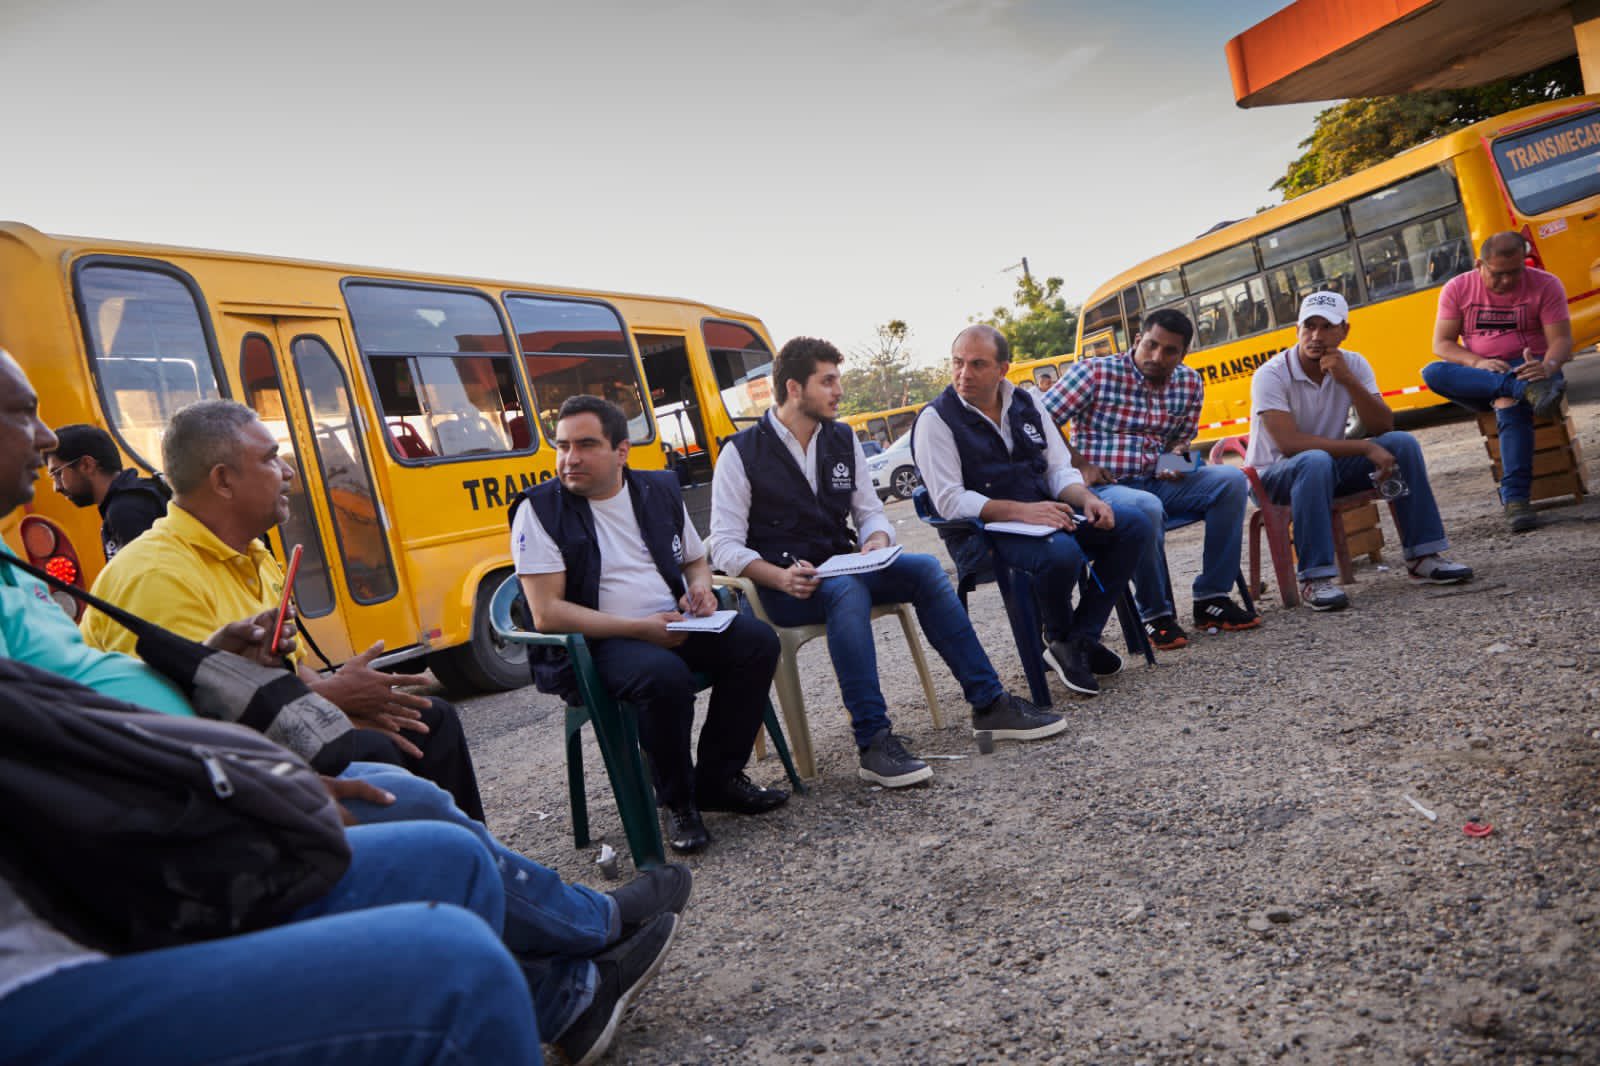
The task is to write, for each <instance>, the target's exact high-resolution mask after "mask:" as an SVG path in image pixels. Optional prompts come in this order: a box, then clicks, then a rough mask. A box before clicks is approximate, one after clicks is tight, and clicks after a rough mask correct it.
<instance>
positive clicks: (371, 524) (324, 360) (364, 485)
mask: <svg viewBox="0 0 1600 1066" xmlns="http://www.w3.org/2000/svg"><path fill="white" fill-rule="evenodd" d="M289 353H290V355H291V356H292V357H293V359H294V369H295V373H296V374H297V375H299V378H300V392H301V396H302V399H303V400H304V401H305V405H306V411H307V412H308V413H309V414H310V416H311V439H312V442H313V443H314V444H315V446H316V453H317V467H318V469H319V470H320V471H321V473H322V485H323V489H324V491H325V492H326V493H327V497H328V498H327V504H328V510H329V512H330V513H331V514H332V515H333V529H334V533H335V534H336V536H337V537H338V541H339V554H340V556H341V557H342V558H343V559H344V568H345V583H346V584H347V585H348V587H349V589H350V596H351V598H353V599H354V600H355V601H356V602H357V603H377V602H379V601H380V600H387V599H389V598H390V597H391V596H393V595H394V594H395V592H396V591H398V584H397V582H396V580H395V573H394V561H393V560H392V559H391V558H390V556H389V538H388V536H387V535H386V534H385V531H384V528H383V520H382V515H381V513H380V512H379V510H378V498H377V493H376V492H374V491H373V488H372V477H371V475H370V474H369V473H368V472H367V464H366V450H365V449H364V448H363V447H362V445H361V430H360V425H359V424H358V423H357V421H356V419H355V414H354V411H352V409H351V406H350V387H349V384H348V383H347V382H346V381H345V377H344V371H342V370H341V369H340V368H339V364H338V363H337V362H336V361H335V360H334V357H333V353H332V352H331V351H329V350H328V346H327V345H326V344H324V343H323V341H322V338H320V337H315V336H312V335H310V334H306V335H303V336H300V337H296V338H295V339H294V341H293V343H291V344H290V346H289Z"/></svg>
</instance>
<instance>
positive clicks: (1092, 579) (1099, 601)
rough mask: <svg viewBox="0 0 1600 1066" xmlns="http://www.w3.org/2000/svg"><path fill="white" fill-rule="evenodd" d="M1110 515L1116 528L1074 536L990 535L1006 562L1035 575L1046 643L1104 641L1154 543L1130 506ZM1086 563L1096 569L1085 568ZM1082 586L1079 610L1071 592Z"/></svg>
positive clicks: (1089, 528)
mask: <svg viewBox="0 0 1600 1066" xmlns="http://www.w3.org/2000/svg"><path fill="white" fill-rule="evenodd" d="M1107 502H1108V503H1109V502H1110V501H1107ZM1111 511H1112V513H1113V514H1114V515H1115V516H1116V525H1115V526H1114V527H1113V528H1111V529H1095V528H1094V527H1093V526H1087V525H1080V526H1079V527H1078V528H1077V529H1075V530H1073V531H1072V532H1071V533H1052V534H1051V535H1050V536H1048V537H1024V536H1018V535H1017V534H1014V533H994V534H990V540H991V542H992V543H993V544H994V550H995V552H996V554H998V555H999V556H1000V558H1001V560H1002V561H1004V562H1005V564H1006V565H1007V566H1009V567H1011V568H1012V569H1014V570H1023V571H1026V572H1027V573H1028V574H1029V575H1031V576H1032V578H1033V581H1034V589H1035V592H1036V595H1037V597H1038V600H1039V615H1040V618H1041V619H1042V621H1043V622H1044V637H1045V640H1047V641H1057V640H1078V641H1087V642H1093V641H1097V640H1099V639H1100V633H1101V631H1102V630H1104V629H1105V627H1106V619H1108V618H1110V617H1111V611H1112V609H1113V608H1115V607H1116V605H1117V597H1118V596H1120V595H1122V590H1123V589H1124V588H1125V587H1126V586H1127V584H1128V579H1129V578H1131V577H1132V576H1133V571H1134V567H1136V566H1137V565H1138V564H1139V557H1140V556H1141V555H1142V554H1143V553H1144V550H1145V548H1146V546H1147V545H1148V544H1149V542H1150V538H1151V532H1150V523H1149V522H1148V521H1146V520H1145V517H1144V515H1142V514H1140V513H1139V512H1138V511H1136V510H1134V509H1132V508H1129V507H1123V506H1121V505H1119V504H1114V503H1113V504H1111ZM1085 559H1088V560H1089V562H1090V563H1091V564H1092V565H1093V569H1092V570H1090V569H1089V568H1087V567H1085V565H1084V560H1085ZM1080 586H1081V592H1079V595H1078V607H1077V610H1073V607H1072V593H1073V591H1074V590H1075V589H1078V588H1079V587H1080Z"/></svg>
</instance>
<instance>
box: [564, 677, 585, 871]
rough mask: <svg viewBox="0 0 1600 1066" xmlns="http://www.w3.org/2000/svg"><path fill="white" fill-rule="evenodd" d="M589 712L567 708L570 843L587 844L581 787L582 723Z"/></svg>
mask: <svg viewBox="0 0 1600 1066" xmlns="http://www.w3.org/2000/svg"><path fill="white" fill-rule="evenodd" d="M588 720H589V712H587V711H585V710H584V709H583V708H582V707H568V708H567V725H566V732H567V802H568V803H570V804H571V805H572V844H573V846H574V847H579V848H586V847H588V846H589V800H588V798H587V796H585V794H584V789H583V723H585V722H587V721H588Z"/></svg>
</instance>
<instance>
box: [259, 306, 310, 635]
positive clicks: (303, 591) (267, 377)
mask: <svg viewBox="0 0 1600 1066" xmlns="http://www.w3.org/2000/svg"><path fill="white" fill-rule="evenodd" d="M239 380H240V381H241V382H243V383H244V401H245V403H247V404H249V405H250V409H251V410H253V411H255V413H256V417H257V418H259V419H261V421H262V424H264V425H265V426H266V427H267V428H268V429H270V430H271V431H272V436H273V438H274V439H276V440H277V442H278V453H279V454H280V455H285V456H287V457H288V458H289V461H290V462H292V463H294V470H295V478H294V481H293V483H291V484H290V486H289V518H288V520H287V521H285V522H284V523H283V524H282V525H280V526H279V527H278V532H279V534H281V535H282V537H283V544H284V548H285V549H286V550H287V549H289V548H291V547H292V546H293V545H296V544H299V545H302V546H303V551H304V554H303V557H302V558H301V560H300V572H299V574H298V575H296V577H295V580H294V599H295V606H296V608H297V609H298V610H299V612H300V613H301V614H302V615H304V616H305V617H306V618H320V617H321V616H322V615H325V614H327V613H328V612H330V611H332V610H333V582H332V580H331V579H330V578H329V576H328V559H327V556H326V555H324V554H323V551H322V538H321V537H319V536H318V535H317V523H316V519H315V518H314V517H313V516H312V514H311V501H310V499H309V497H307V495H306V471H305V467H304V466H303V465H302V464H301V462H300V456H299V454H297V453H296V452H295V448H294V434H293V433H292V432H290V430H289V416H288V414H287V401H286V400H285V399H284V395H283V385H282V383H281V382H280V381H279V378H278V358H277V354H276V353H275V352H274V351H273V350H272V344H271V343H270V342H269V341H268V340H267V338H265V337H263V336H262V335H261V334H259V333H251V334H249V335H248V336H246V337H245V339H244V343H243V344H242V345H241V346H240V349H239Z"/></svg>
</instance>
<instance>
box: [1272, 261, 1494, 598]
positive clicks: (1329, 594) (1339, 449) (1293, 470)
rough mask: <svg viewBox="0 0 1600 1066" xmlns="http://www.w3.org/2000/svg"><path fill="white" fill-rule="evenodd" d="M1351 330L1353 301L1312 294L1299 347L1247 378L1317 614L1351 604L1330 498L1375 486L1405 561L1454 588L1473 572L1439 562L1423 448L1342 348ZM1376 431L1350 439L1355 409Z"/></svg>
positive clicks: (1441, 544)
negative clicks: (1342, 580) (1389, 502)
mask: <svg viewBox="0 0 1600 1066" xmlns="http://www.w3.org/2000/svg"><path fill="white" fill-rule="evenodd" d="M1349 335H1350V307H1349V305H1348V304H1347V303H1346V302H1345V298H1344V297H1343V296H1341V295H1340V294H1339V293H1336V292H1314V293H1312V294H1311V295H1309V296H1307V297H1306V298H1305V299H1304V300H1302V301H1301V303H1300V333H1299V343H1298V344H1296V345H1295V346H1294V347H1292V348H1289V349H1287V350H1285V351H1282V352H1279V353H1278V354H1277V355H1275V356H1273V357H1272V358H1271V359H1269V360H1267V361H1266V362H1265V363H1263V364H1261V366H1260V367H1258V368H1257V369H1256V372H1255V377H1254V378H1253V379H1252V380H1251V382H1250V446H1249V448H1248V451H1247V454H1246V457H1245V462H1246V463H1248V464H1249V465H1250V466H1253V467H1255V468H1256V471H1257V472H1258V473H1259V474H1260V475H1261V482H1262V485H1263V486H1264V487H1265V488H1266V490H1267V494H1268V495H1269V496H1271V497H1272V502H1274V503H1279V504H1288V505H1289V506H1290V508H1291V509H1292V511H1293V515H1294V517H1293V521H1294V546H1295V554H1296V555H1297V556H1298V557H1299V563H1300V566H1299V578H1300V581H1301V593H1300V594H1301V598H1302V599H1304V600H1305V602H1306V603H1307V605H1309V606H1310V607H1311V608H1312V609H1313V610H1317V611H1338V610H1343V609H1344V608H1345V607H1348V606H1349V605H1350V600H1349V598H1348V597H1347V596H1346V595H1345V593H1344V590H1343V589H1341V588H1339V587H1338V585H1336V584H1335V583H1334V581H1333V578H1334V576H1335V575H1336V574H1338V572H1339V568H1338V566H1337V565H1336V564H1335V562H1334V557H1333V514H1332V506H1333V499H1334V497H1335V496H1344V495H1348V494H1350V493H1352V492H1359V491H1362V490H1364V489H1371V488H1373V487H1374V486H1377V487H1378V488H1379V490H1380V491H1381V492H1383V493H1384V495H1385V496H1386V497H1390V498H1392V499H1393V504H1394V515H1395V521H1396V524H1397V525H1398V526H1399V528H1400V543H1401V544H1402V545H1403V546H1404V548H1405V558H1406V567H1407V569H1408V570H1409V571H1410V572H1411V576H1412V577H1414V578H1416V579H1417V580H1419V581H1427V582H1430V583H1432V584H1436V585H1452V584H1456V583H1458V582H1462V581H1468V580H1470V579H1471V578H1472V569H1471V568H1470V567H1467V566H1463V565H1461V564H1460V563H1457V562H1452V561H1450V560H1449V559H1446V558H1444V556H1442V555H1441V554H1440V553H1441V552H1443V551H1444V550H1445V549H1447V548H1448V547H1449V546H1450V542H1449V541H1448V540H1446V539H1445V535H1444V523H1443V522H1442V521H1441V520H1440V518H1439V508H1438V505H1437V504H1435V503H1434V500H1433V489H1432V487H1431V486H1430V485H1429V484H1428V468H1427V465H1426V464H1425V463H1424V462H1423V459H1422V447H1421V446H1420V445H1419V444H1418V443H1417V441H1416V438H1415V437H1413V436H1412V435H1411V434H1409V433H1402V432H1399V431H1398V430H1396V429H1395V428H1394V412H1393V411H1391V410H1390V409H1389V405H1388V404H1386V403H1384V402H1383V397H1382V396H1381V395H1380V394H1379V392H1378V380H1377V378H1376V377H1374V376H1373V373H1372V367H1371V366H1370V365H1368V363H1367V361H1366V360H1365V359H1363V358H1362V357H1361V356H1359V355H1357V354H1356V353H1355V352H1349V351H1345V350H1344V349H1342V348H1340V345H1341V344H1343V343H1344V340H1345V338H1346V337H1348V336H1349ZM1352 408H1353V409H1354V410H1355V412H1356V414H1358V415H1359V416H1360V417H1361V421H1362V423H1363V424H1365V425H1366V426H1368V427H1369V428H1371V429H1375V430H1377V431H1378V434H1377V436H1375V437H1370V438H1367V439H1365V440H1346V439H1345V435H1344V429H1345V423H1346V421H1347V420H1348V418H1349V415H1350V411H1351V409H1352Z"/></svg>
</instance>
